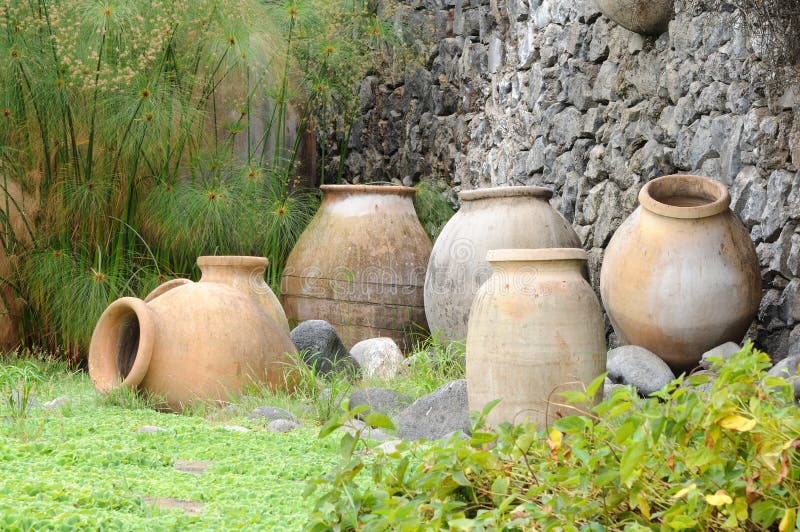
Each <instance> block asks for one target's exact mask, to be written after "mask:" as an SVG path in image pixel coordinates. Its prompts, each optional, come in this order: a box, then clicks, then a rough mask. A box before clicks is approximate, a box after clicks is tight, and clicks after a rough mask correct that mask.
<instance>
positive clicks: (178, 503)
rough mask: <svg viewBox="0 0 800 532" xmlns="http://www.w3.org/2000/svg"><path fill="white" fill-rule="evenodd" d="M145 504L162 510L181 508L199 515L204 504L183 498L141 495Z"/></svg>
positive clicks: (185, 511)
mask: <svg viewBox="0 0 800 532" xmlns="http://www.w3.org/2000/svg"><path fill="white" fill-rule="evenodd" d="M142 499H143V500H144V502H145V504H149V505H150V506H155V507H156V508H162V509H164V510H172V509H178V510H183V511H184V513H187V514H189V515H199V514H201V513H202V512H203V507H204V506H205V505H204V504H203V503H202V502H196V501H185V500H183V499H173V498H172V497H142Z"/></svg>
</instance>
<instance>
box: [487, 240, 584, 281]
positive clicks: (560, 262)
mask: <svg viewBox="0 0 800 532" xmlns="http://www.w3.org/2000/svg"><path fill="white" fill-rule="evenodd" d="M486 260H487V261H489V263H490V264H491V265H492V268H493V269H494V270H495V271H498V272H517V273H522V274H523V275H524V274H525V272H529V273H530V274H531V275H532V277H531V279H530V280H531V281H534V280H535V277H534V275H535V274H536V273H537V272H546V271H574V272H575V273H577V274H579V275H580V274H581V268H583V265H584V263H585V262H586V260H587V255H586V252H585V251H584V250H582V249H579V248H548V249H494V250H492V251H489V252H488V253H487V254H486Z"/></svg>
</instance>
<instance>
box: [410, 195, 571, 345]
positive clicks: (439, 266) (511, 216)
mask: <svg viewBox="0 0 800 532" xmlns="http://www.w3.org/2000/svg"><path fill="white" fill-rule="evenodd" d="M552 195H553V193H552V192H551V191H550V190H549V189H546V188H542V187H498V188H488V189H479V190H470V191H465V192H461V194H459V198H460V199H461V209H460V210H459V211H458V212H457V213H456V214H455V216H453V217H452V218H451V219H450V221H449V222H447V225H445V227H444V229H443V230H442V232H441V234H440V235H439V238H437V239H436V244H435V245H434V246H433V251H432V252H431V259H430V261H429V262H428V271H427V273H426V276H425V315H426V317H427V319H428V325H429V326H430V329H431V331H434V332H436V333H438V334H441V336H442V337H443V338H444V339H446V340H456V341H458V340H463V339H464V338H466V337H467V319H468V318H469V309H470V306H471V305H472V298H473V297H474V296H475V293H476V292H477V291H478V288H479V287H480V286H481V285H482V284H483V282H484V281H486V279H488V278H489V276H490V275H491V273H492V268H491V266H489V263H488V262H487V261H486V252H487V251H489V250H490V249H525V248H530V249H534V248H558V247H580V240H579V239H578V235H577V234H575V231H574V230H573V229H572V227H571V226H570V225H569V223H568V222H567V221H566V220H565V219H564V218H563V217H562V216H561V215H560V214H559V213H558V211H556V210H555V209H553V207H551V206H550V203H549V202H548V200H549V199H550V197H551V196H552Z"/></svg>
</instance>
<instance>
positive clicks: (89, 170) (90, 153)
mask: <svg viewBox="0 0 800 532" xmlns="http://www.w3.org/2000/svg"><path fill="white" fill-rule="evenodd" d="M105 44H106V23H105V22H104V23H103V29H102V36H101V38H100V49H99V51H98V53H97V65H96V66H95V74H94V94H93V95H92V113H91V118H90V119H89V145H88V147H87V149H86V181H91V180H92V166H94V164H93V163H94V161H93V157H94V154H93V152H94V134H95V117H96V116H97V95H98V93H99V92H100V87H99V82H100V66H101V65H102V62H103V50H104V49H105Z"/></svg>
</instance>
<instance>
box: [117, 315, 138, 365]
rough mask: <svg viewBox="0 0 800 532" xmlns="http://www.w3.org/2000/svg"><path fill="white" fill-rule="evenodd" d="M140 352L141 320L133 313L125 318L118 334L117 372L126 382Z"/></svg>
mask: <svg viewBox="0 0 800 532" xmlns="http://www.w3.org/2000/svg"><path fill="white" fill-rule="evenodd" d="M138 351H139V318H138V317H137V316H136V313H135V312H133V311H131V312H130V313H129V314H127V315H125V316H123V317H122V318H121V319H120V323H119V332H118V333H117V355H116V358H117V370H118V371H119V375H120V377H122V379H123V380H124V379H125V378H126V377H127V376H128V374H129V373H130V372H131V368H133V363H134V361H136V353H137V352H138Z"/></svg>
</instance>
